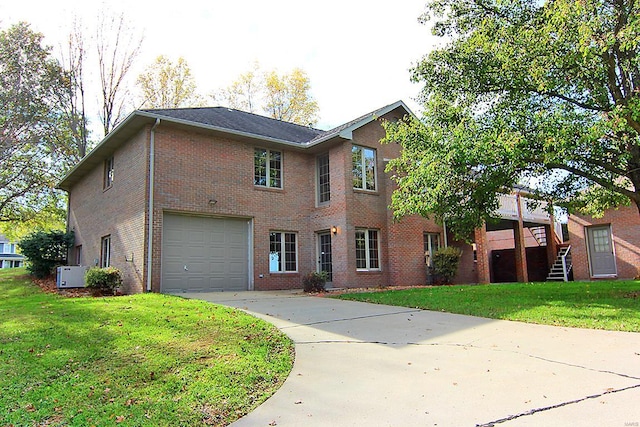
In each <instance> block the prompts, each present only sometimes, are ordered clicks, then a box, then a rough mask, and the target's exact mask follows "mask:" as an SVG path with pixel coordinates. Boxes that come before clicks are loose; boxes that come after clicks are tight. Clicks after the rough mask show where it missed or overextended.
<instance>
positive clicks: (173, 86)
mask: <svg viewBox="0 0 640 427" xmlns="http://www.w3.org/2000/svg"><path fill="white" fill-rule="evenodd" d="M136 82H137V84H138V87H139V88H140V90H141V91H142V102H141V103H140V104H141V105H142V106H143V107H144V108H179V107H197V106H200V105H202V101H201V99H200V97H199V96H198V93H197V85H196V81H195V79H194V77H193V75H192V74H191V68H189V64H187V62H186V61H185V60H184V58H182V57H180V58H178V61H177V62H176V63H174V62H173V61H171V60H170V59H169V58H167V57H166V56H164V55H160V56H158V57H157V58H156V61H155V62H154V63H153V64H151V65H150V66H149V67H147V69H146V70H145V71H144V72H143V73H142V74H140V75H139V76H138V80H137V81H136Z"/></svg>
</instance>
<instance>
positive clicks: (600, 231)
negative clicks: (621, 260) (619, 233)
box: [587, 225, 616, 277]
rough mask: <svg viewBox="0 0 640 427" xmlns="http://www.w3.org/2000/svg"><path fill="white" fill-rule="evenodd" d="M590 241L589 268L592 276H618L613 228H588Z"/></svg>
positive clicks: (606, 226) (605, 226)
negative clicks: (612, 236) (612, 237)
mask: <svg viewBox="0 0 640 427" xmlns="http://www.w3.org/2000/svg"><path fill="white" fill-rule="evenodd" d="M587 239H588V240H589V267H590V268H591V275H592V276H594V277H595V276H613V275H615V274H616V258H615V255H614V254H613V242H612V239H611V227H610V226H608V225H604V226H597V227H589V228H587Z"/></svg>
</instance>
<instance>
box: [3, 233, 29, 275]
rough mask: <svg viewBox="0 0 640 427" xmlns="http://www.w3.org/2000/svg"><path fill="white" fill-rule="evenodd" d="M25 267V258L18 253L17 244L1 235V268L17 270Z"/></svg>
mask: <svg viewBox="0 0 640 427" xmlns="http://www.w3.org/2000/svg"><path fill="white" fill-rule="evenodd" d="M23 265H24V257H23V256H22V255H20V254H18V253H16V244H15V243H13V242H10V241H9V240H8V239H7V238H6V237H5V236H3V235H2V234H0V268H15V267H22V266H23Z"/></svg>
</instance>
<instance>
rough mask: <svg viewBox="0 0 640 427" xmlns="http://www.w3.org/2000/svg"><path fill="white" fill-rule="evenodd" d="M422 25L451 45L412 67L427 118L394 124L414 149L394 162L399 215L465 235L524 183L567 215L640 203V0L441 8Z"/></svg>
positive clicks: (434, 3) (397, 136)
mask: <svg viewBox="0 0 640 427" xmlns="http://www.w3.org/2000/svg"><path fill="white" fill-rule="evenodd" d="M422 20H423V21H425V22H427V21H428V22H429V23H430V24H432V25H433V27H432V28H433V31H434V33H435V34H436V35H439V36H443V37H446V38H447V40H448V42H447V43H446V44H444V45H443V47H440V48H437V49H434V50H433V51H431V52H430V53H429V54H428V55H427V56H425V57H424V58H423V59H422V60H421V61H420V62H419V63H418V64H417V66H415V67H414V68H413V70H412V80H413V81H415V82H419V83H422V84H423V85H424V86H423V91H422V101H423V102H424V105H425V116H424V119H423V120H422V121H421V122H416V121H413V120H411V119H408V120H406V121H401V122H398V123H389V124H387V137H386V141H387V142H400V143H401V144H402V145H403V148H405V149H408V152H407V154H406V155H403V156H402V158H401V159H398V160H397V161H394V162H392V163H391V164H389V170H393V171H395V175H396V177H395V179H396V180H397V182H398V185H399V188H398V192H397V194H396V196H395V197H394V200H393V204H392V206H393V208H394V210H396V211H397V215H398V216H402V215H405V214H409V213H423V212H424V213H427V214H429V215H433V216H434V217H435V218H436V219H438V220H440V221H442V220H443V219H445V220H446V222H447V225H448V226H450V229H452V230H453V231H455V232H456V234H458V235H459V236H466V235H467V234H468V232H469V231H470V230H471V229H473V226H479V225H480V224H482V222H483V221H486V220H488V218H490V217H491V214H492V213H493V212H492V211H493V210H494V209H495V208H496V206H497V195H498V194H499V193H501V192H505V191H508V190H510V189H511V188H512V187H513V186H514V185H517V184H521V185H522V184H524V185H534V184H537V188H536V191H537V193H538V196H539V197H541V198H542V199H543V200H553V201H554V202H555V203H559V204H561V205H563V206H564V207H566V208H568V209H569V210H578V209H583V210H584V209H586V210H589V211H590V212H595V211H602V209H605V208H607V207H611V206H616V205H619V204H620V203H627V204H628V203H629V202H630V201H632V202H634V203H636V204H637V205H638V206H640V57H639V56H638V50H639V46H640V45H639V43H640V3H637V2H635V1H632V0H623V1H620V2H603V1H599V0H586V1H580V2H576V1H573V0H558V1H545V2H539V1H535V0H518V1H511V2H504V1H498V0H490V1H479V0H475V1H467V0H431V1H430V2H429V3H428V7H427V13H426V14H425V15H424V16H423V17H422ZM587 188H594V189H595V190H593V191H585V189H587ZM449 215H451V217H449ZM445 217H446V218H445Z"/></svg>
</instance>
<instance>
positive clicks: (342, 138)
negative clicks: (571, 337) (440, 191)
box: [59, 101, 477, 293]
mask: <svg viewBox="0 0 640 427" xmlns="http://www.w3.org/2000/svg"><path fill="white" fill-rule="evenodd" d="M407 114H411V112H410V111H409V109H408V108H407V107H406V105H405V104H404V103H403V102H401V101H398V102H396V103H394V104H391V105H388V106H386V107H383V108H381V109H379V110H377V111H374V112H372V113H370V114H366V115H364V116H362V117H360V118H358V119H355V120H353V121H351V122H349V123H346V124H344V125H342V126H339V127H337V128H335V129H332V130H329V131H322V130H318V129H314V128H311V127H305V126H299V125H295V124H292V123H286V122H282V121H278V120H274V119H270V118H267V117H262V116H258V115H254V114H250V113H245V112H241V111H237V110H232V109H228V108H221V107H215V108H186V109H166V110H142V111H135V112H133V113H132V114H131V115H130V116H129V117H128V118H127V119H126V120H125V121H124V122H123V123H121V124H120V125H119V126H118V127H117V128H116V129H114V130H113V131H112V132H111V133H110V134H109V135H107V137H105V139H104V140H103V141H102V142H101V143H100V144H99V145H98V146H97V147H96V148H95V149H94V150H93V151H92V152H91V153H90V154H89V155H87V156H86V157H85V158H84V159H83V160H82V161H81V162H80V163H79V164H78V165H76V167H75V168H73V170H71V172H69V174H68V175H67V176H66V177H65V178H64V179H63V180H62V181H61V182H60V184H59V187H60V188H62V189H64V190H66V191H68V193H69V220H68V228H69V230H73V231H74V232H75V247H74V249H73V250H72V253H71V254H70V257H69V259H70V260H75V261H76V264H78V265H98V266H109V265H112V266H115V267H117V268H119V269H120V270H121V271H122V272H123V275H124V285H125V291H126V292H130V293H134V292H142V291H145V290H151V291H155V292H182V291H220V290H225V291H238V290H253V289H255V290H269V289H290V288H301V287H302V276H303V275H305V274H307V273H309V272H311V271H326V272H328V274H329V282H330V283H329V285H330V286H333V287H362V286H367V287H376V286H394V285H418V284H424V283H425V281H426V268H425V257H424V254H425V251H427V250H429V251H433V250H435V249H437V247H439V246H442V245H443V244H444V243H445V239H444V236H443V229H442V227H440V226H438V225H436V224H435V223H434V222H432V221H430V220H426V219H424V218H419V217H408V218H405V219H403V220H402V221H400V222H397V221H394V220H393V214H392V212H391V211H390V210H389V209H388V205H389V204H390V199H391V193H392V192H393V190H394V185H393V182H392V181H391V180H390V178H389V177H388V175H387V174H386V173H385V171H384V169H385V166H386V164H387V162H388V160H389V159H391V158H394V157H397V156H398V155H399V150H400V146H399V145H398V144H387V145H381V144H380V142H379V141H380V139H381V138H382V137H383V136H384V129H383V128H382V126H381V124H380V122H379V120H378V119H380V118H382V119H386V120H396V119H398V118H400V117H403V116H405V115H407ZM447 241H448V243H449V244H451V245H456V246H459V247H461V248H463V249H464V250H463V260H462V262H461V268H460V269H459V274H458V276H457V277H456V279H455V280H456V281H457V282H467V283H468V282H476V281H477V278H476V271H475V263H474V261H473V250H472V249H471V246H469V245H466V244H463V243H461V242H454V241H452V239H451V238H449V239H447Z"/></svg>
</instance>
